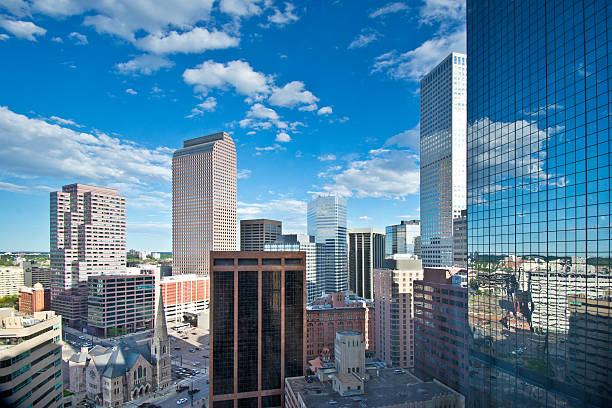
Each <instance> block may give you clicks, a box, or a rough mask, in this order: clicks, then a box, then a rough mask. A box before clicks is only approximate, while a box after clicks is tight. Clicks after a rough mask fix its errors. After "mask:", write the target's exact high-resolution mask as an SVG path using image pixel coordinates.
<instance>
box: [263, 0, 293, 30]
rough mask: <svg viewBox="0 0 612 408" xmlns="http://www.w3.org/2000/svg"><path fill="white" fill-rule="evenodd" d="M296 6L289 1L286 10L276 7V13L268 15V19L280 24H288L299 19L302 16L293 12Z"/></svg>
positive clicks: (286, 3)
mask: <svg viewBox="0 0 612 408" xmlns="http://www.w3.org/2000/svg"><path fill="white" fill-rule="evenodd" d="M294 10H295V6H294V5H293V4H291V3H289V2H285V11H284V12H283V11H280V10H279V9H278V8H276V7H274V14H272V15H271V16H269V17H268V21H269V22H271V23H274V24H278V25H280V26H284V25H287V24H289V23H293V22H296V21H298V20H299V19H300V18H299V17H298V16H297V15H295V14H294V13H293V11H294Z"/></svg>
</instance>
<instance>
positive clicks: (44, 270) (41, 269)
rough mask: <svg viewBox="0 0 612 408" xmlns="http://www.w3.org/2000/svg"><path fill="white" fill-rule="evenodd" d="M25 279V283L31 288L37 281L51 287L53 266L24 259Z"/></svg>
mask: <svg viewBox="0 0 612 408" xmlns="http://www.w3.org/2000/svg"><path fill="white" fill-rule="evenodd" d="M22 265H23V281H24V285H25V286H27V287H29V288H31V287H32V286H34V285H35V284H37V283H40V284H41V285H43V287H44V288H51V268H50V267H48V266H41V265H38V264H37V263H35V262H32V261H23V262H22Z"/></svg>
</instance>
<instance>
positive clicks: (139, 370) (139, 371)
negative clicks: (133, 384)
mask: <svg viewBox="0 0 612 408" xmlns="http://www.w3.org/2000/svg"><path fill="white" fill-rule="evenodd" d="M138 378H142V366H140V367H138Z"/></svg>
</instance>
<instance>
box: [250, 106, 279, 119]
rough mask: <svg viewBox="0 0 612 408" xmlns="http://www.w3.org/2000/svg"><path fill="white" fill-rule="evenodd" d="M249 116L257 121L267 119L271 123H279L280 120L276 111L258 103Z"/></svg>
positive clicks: (252, 107)
mask: <svg viewBox="0 0 612 408" xmlns="http://www.w3.org/2000/svg"><path fill="white" fill-rule="evenodd" d="M247 116H248V117H250V118H256V119H267V120H271V121H277V120H278V119H279V116H278V113H276V111H275V110H274V109H271V108H266V107H265V106H264V105H262V104H261V103H256V104H255V105H253V106H251V109H250V110H249V111H248V113H247Z"/></svg>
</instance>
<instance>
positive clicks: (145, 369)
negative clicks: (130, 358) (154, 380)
mask: <svg viewBox="0 0 612 408" xmlns="http://www.w3.org/2000/svg"><path fill="white" fill-rule="evenodd" d="M142 376H143V377H146V376H147V367H143V368H142Z"/></svg>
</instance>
